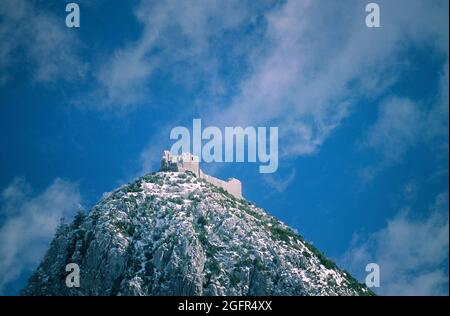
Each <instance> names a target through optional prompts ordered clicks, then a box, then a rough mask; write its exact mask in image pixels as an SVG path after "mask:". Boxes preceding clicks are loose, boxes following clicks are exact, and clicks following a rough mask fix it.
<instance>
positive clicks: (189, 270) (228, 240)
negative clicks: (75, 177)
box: [22, 172, 372, 295]
mask: <svg viewBox="0 0 450 316" xmlns="http://www.w3.org/2000/svg"><path fill="white" fill-rule="evenodd" d="M68 263H77V264H78V265H79V266H80V276H81V278H80V283H81V286H80V287H79V288H68V287H66V285H65V277H66V275H67V274H68V272H66V271H65V266H66V264H68ZM22 294H23V295H370V294H372V293H371V291H370V290H368V289H367V288H366V287H365V286H364V285H361V284H359V283H358V282H357V281H356V280H355V279H353V278H352V277H351V276H350V275H349V274H348V273H346V272H344V271H341V270H340V269H339V268H338V267H337V266H336V265H335V264H334V263H333V262H332V261H330V260H328V259H327V258H325V256H324V255H323V254H322V253H320V252H319V251H318V250H317V249H316V248H314V247H313V246H312V245H310V244H308V243H307V242H306V241H305V240H303V238H302V237H301V236H299V235H297V234H296V233H294V232H293V231H292V230H291V229H290V228H288V227H287V226H286V225H284V224H283V223H281V222H280V221H278V220H276V219H275V218H274V217H272V216H269V215H268V214H267V213H265V212H264V211H263V210H261V209H260V208H258V207H256V206H254V205H253V204H251V203H250V202H248V201H246V200H244V199H236V198H234V197H233V196H231V195H229V194H228V193H226V192H225V191H223V190H221V189H219V188H217V187H215V186H213V185H211V184H209V183H207V182H205V181H203V180H201V179H198V178H196V177H195V176H194V175H192V174H190V173H189V172H186V173H179V172H159V173H152V174H148V175H146V176H144V177H141V178H139V179H137V180H136V181H135V182H133V183H131V184H128V185H125V186H122V187H121V188H119V189H117V190H116V191H113V192H111V193H109V194H108V195H106V196H104V197H103V198H102V200H101V201H100V202H99V203H98V204H97V205H96V206H95V207H94V208H93V209H92V210H91V211H90V212H89V214H88V215H87V216H84V215H82V214H78V215H77V216H76V218H75V220H74V221H73V222H72V223H71V224H70V225H69V224H64V223H62V224H61V225H60V227H59V228H58V230H57V233H56V236H55V238H54V240H53V241H52V243H51V245H50V249H49V250H48V253H47V254H46V256H45V258H44V260H43V261H42V263H41V264H40V265H39V267H38V268H37V270H36V272H35V273H34V274H33V275H32V276H31V278H30V280H29V282H28V285H27V286H26V288H25V289H24V290H23V291H22Z"/></svg>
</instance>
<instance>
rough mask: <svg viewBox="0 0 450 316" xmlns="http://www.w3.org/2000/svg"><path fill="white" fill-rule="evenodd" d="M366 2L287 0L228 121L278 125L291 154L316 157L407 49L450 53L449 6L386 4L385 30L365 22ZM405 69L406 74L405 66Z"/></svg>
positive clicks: (270, 24)
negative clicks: (449, 47)
mask: <svg viewBox="0 0 450 316" xmlns="http://www.w3.org/2000/svg"><path fill="white" fill-rule="evenodd" d="M365 4H366V2H363V1H349V2H345V3H342V2H337V1H330V2H326V4H324V3H323V2H320V3H318V2H317V1H287V2H286V4H285V5H281V6H279V8H277V9H275V10H272V11H270V12H268V13H267V14H266V19H267V30H266V33H265V37H264V38H263V39H262V42H263V44H262V45H263V49H261V50H260V51H261V52H262V53H260V54H257V55H255V56H254V58H253V63H252V67H251V69H252V73H251V74H250V75H249V76H247V77H246V79H245V80H244V81H242V82H241V84H240V87H239V90H240V93H239V94H238V95H237V96H236V97H234V99H233V101H232V102H231V104H230V106H229V107H228V108H227V109H226V110H223V109H221V110H220V111H219V113H217V114H216V119H217V121H218V122H224V124H231V123H237V124H241V125H258V124H267V123H268V122H271V123H273V124H277V125H279V127H280V137H282V138H284V139H290V141H289V142H288V144H286V145H285V146H284V147H283V149H282V150H283V152H282V154H284V155H285V156H286V155H287V156H297V155H308V154H311V153H314V152H315V151H316V150H317V148H318V147H319V146H320V145H321V144H323V142H324V141H325V140H326V139H327V138H328V136H329V135H330V134H331V133H332V132H333V131H334V130H335V129H336V128H337V127H338V126H339V125H340V124H341V122H342V120H343V119H345V118H346V117H347V116H348V114H349V113H350V111H351V108H352V106H353V105H354V104H355V103H356V101H358V100H361V99H364V98H369V99H371V98H375V97H377V96H378V95H380V94H383V93H385V92H386V90H387V88H389V87H390V85H391V84H392V83H393V82H395V79H396V75H394V74H395V73H396V72H397V70H401V67H405V64H404V63H403V62H402V53H403V52H404V49H407V48H408V45H419V46H421V45H428V46H429V47H431V48H432V49H434V51H435V52H438V53H443V52H444V53H445V52H448V48H447V46H446V44H447V43H448V39H447V36H448V31H447V28H446V27H442V28H439V27H437V26H444V25H445V24H446V23H448V15H447V13H446V12H445V13H444V10H445V8H447V7H448V3H446V2H445V1H437V2H434V3H433V4H431V5H430V6H428V5H427V3H425V2H424V1H379V4H380V6H381V12H382V23H383V27H382V28H380V29H369V28H367V27H365V25H364V19H365V11H364V7H365ZM399 68H400V69H399Z"/></svg>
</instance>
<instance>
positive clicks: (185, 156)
mask: <svg viewBox="0 0 450 316" xmlns="http://www.w3.org/2000/svg"><path fill="white" fill-rule="evenodd" d="M161 171H174V172H183V171H190V172H192V173H193V174H195V175H196V176H197V177H198V178H202V179H204V180H206V181H208V182H209V183H211V184H213V185H215V186H217V187H219V188H222V189H224V190H225V191H227V192H228V193H230V194H231V195H233V196H234V197H236V198H238V199H240V198H242V184H241V181H239V180H238V179H234V178H230V179H228V180H227V181H224V180H221V179H218V178H215V177H212V176H209V175H207V174H205V173H204V172H203V171H202V170H201V169H200V159H199V158H198V157H197V156H195V155H192V154H191V153H182V154H181V155H172V154H171V153H170V152H169V151H167V150H165V151H164V153H163V156H162V159H161Z"/></svg>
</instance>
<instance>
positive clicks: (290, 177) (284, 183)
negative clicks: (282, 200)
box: [262, 168, 297, 193]
mask: <svg viewBox="0 0 450 316" xmlns="http://www.w3.org/2000/svg"><path fill="white" fill-rule="evenodd" d="M296 174H297V170H296V169H295V168H293V169H292V170H290V172H289V173H288V174H287V175H286V176H284V177H282V176H280V175H278V176H275V175H269V174H266V175H263V176H262V179H263V180H264V182H266V183H267V185H269V187H271V188H272V189H274V190H275V191H276V192H278V193H281V192H284V191H285V190H286V189H287V187H288V186H289V185H290V184H291V183H292V181H294V180H295V176H296Z"/></svg>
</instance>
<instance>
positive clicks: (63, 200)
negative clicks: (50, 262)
mask: <svg viewBox="0 0 450 316" xmlns="http://www.w3.org/2000/svg"><path fill="white" fill-rule="evenodd" d="M30 193H31V189H30V187H29V185H28V184H27V183H26V182H25V181H24V180H23V179H20V178H19V179H15V180H14V181H13V182H12V183H11V184H10V185H9V186H8V187H7V188H5V189H4V190H3V191H2V194H1V204H0V210H1V212H0V215H1V216H2V226H1V227H0V245H1V247H0V293H2V292H3V291H4V290H5V287H6V286H7V285H8V284H10V283H11V282H13V281H15V280H16V279H17V278H19V277H20V276H21V275H24V273H28V272H30V271H31V270H32V269H34V268H36V265H37V264H38V263H39V261H40V260H41V259H42V257H43V255H44V254H45V251H46V250H47V248H48V245H49V242H50V239H51V238H52V237H53V234H54V232H55V229H56V227H57V225H58V223H59V221H60V219H61V218H63V217H68V216H72V215H73V214H74V212H75V211H76V210H77V209H79V208H80V205H81V198H80V193H79V191H78V188H77V186H76V185H74V184H72V183H70V182H67V181H63V180H61V179H55V180H54V181H53V183H52V184H51V185H50V186H49V187H48V188H46V189H45V190H44V191H43V192H41V193H39V194H37V195H34V196H33V195H31V194H30Z"/></svg>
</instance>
